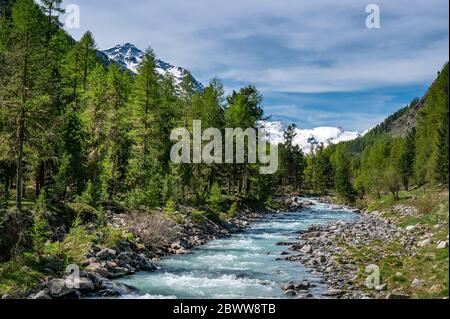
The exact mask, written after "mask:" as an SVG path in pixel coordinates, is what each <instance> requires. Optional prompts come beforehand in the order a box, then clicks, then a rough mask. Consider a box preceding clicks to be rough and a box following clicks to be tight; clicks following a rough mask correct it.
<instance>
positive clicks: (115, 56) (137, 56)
mask: <svg viewBox="0 0 450 319" xmlns="http://www.w3.org/2000/svg"><path fill="white" fill-rule="evenodd" d="M100 52H101V53H102V54H104V55H105V56H107V57H108V58H109V59H110V60H112V61H115V62H116V63H117V64H118V65H119V66H121V67H123V68H124V69H128V70H130V71H131V72H133V73H135V74H137V73H138V67H139V64H140V62H141V61H142V59H143V57H144V52H143V51H141V50H139V49H138V48H137V47H136V46H134V45H133V44H131V43H125V44H119V45H116V46H114V47H112V48H109V49H106V50H103V51H100ZM156 70H157V71H158V73H159V74H160V75H161V76H165V75H166V74H170V75H172V76H173V78H174V79H175V84H176V85H177V86H179V85H180V84H181V82H182V81H183V80H184V78H185V77H186V76H187V75H188V71H187V70H186V69H184V68H181V67H176V66H173V65H172V64H170V63H167V62H164V61H161V60H156ZM193 84H194V89H195V90H197V91H201V90H203V89H204V87H203V85H202V84H201V83H200V82H199V81H197V80H196V79H194V81H193Z"/></svg>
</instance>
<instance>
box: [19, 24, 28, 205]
mask: <svg viewBox="0 0 450 319" xmlns="http://www.w3.org/2000/svg"><path fill="white" fill-rule="evenodd" d="M28 44H29V32H28V31H27V33H26V36H25V52H24V58H23V73H22V78H21V82H22V83H21V84H22V87H21V95H22V104H21V106H20V113H19V120H18V128H17V168H16V169H17V174H16V208H17V210H19V211H20V210H22V197H23V193H22V189H23V144H24V140H25V116H26V114H25V103H26V101H27V90H28Z"/></svg>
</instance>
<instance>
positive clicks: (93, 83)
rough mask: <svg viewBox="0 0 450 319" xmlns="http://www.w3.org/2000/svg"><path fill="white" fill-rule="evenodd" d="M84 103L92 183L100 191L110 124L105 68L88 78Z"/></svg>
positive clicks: (100, 67)
mask: <svg viewBox="0 0 450 319" xmlns="http://www.w3.org/2000/svg"><path fill="white" fill-rule="evenodd" d="M83 102H84V105H85V110H84V122H85V127H86V132H87V134H88V135H87V136H88V140H87V152H88V165H89V167H90V171H91V182H92V185H93V186H94V187H96V188H97V189H99V188H100V175H101V173H102V165H103V160H104V158H105V154H106V153H107V144H106V140H107V135H106V133H107V123H108V109H107V82H106V74H105V70H104V69H103V66H101V65H98V66H97V67H96V68H95V69H94V70H93V71H92V72H91V73H90V75H89V76H88V80H87V85H86V91H85V93H84V96H83Z"/></svg>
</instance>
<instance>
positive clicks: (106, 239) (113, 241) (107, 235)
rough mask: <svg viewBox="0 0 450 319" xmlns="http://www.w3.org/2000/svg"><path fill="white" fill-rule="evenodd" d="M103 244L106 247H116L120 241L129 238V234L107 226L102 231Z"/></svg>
mask: <svg viewBox="0 0 450 319" xmlns="http://www.w3.org/2000/svg"><path fill="white" fill-rule="evenodd" d="M100 231H101V241H100V242H101V244H102V245H103V246H106V247H114V246H116V245H117V244H118V243H119V242H120V241H122V240H125V239H127V238H128V234H126V233H125V232H124V231H123V230H121V229H117V228H113V227H110V226H105V227H103V228H102V229H101V230H100Z"/></svg>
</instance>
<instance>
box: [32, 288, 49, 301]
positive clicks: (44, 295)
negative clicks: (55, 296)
mask: <svg viewBox="0 0 450 319" xmlns="http://www.w3.org/2000/svg"><path fill="white" fill-rule="evenodd" d="M31 299H39V300H45V299H47V300H48V299H52V297H50V296H49V295H48V290H47V289H44V290H41V291H39V292H38V293H37V294H35V295H33V296H32V297H31Z"/></svg>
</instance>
